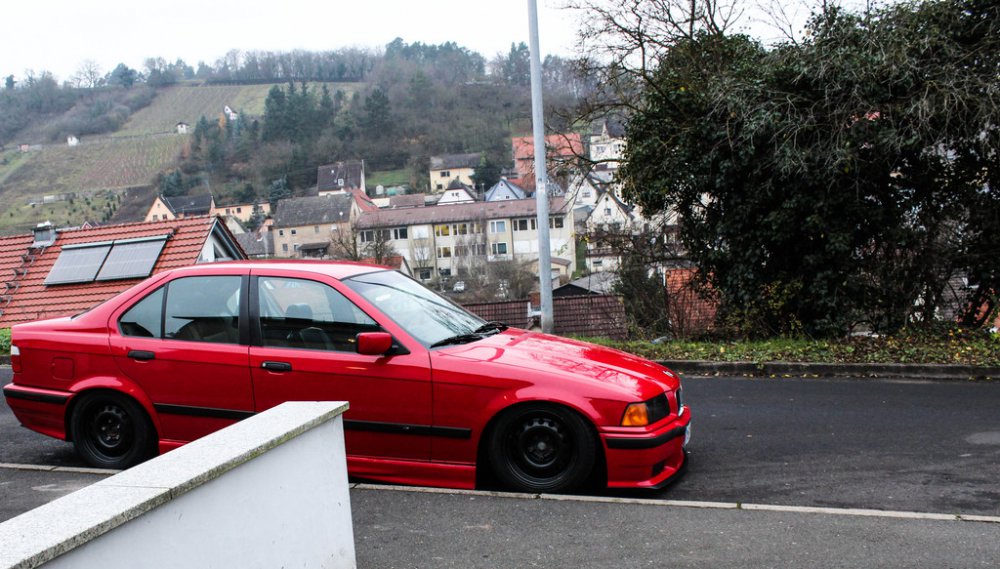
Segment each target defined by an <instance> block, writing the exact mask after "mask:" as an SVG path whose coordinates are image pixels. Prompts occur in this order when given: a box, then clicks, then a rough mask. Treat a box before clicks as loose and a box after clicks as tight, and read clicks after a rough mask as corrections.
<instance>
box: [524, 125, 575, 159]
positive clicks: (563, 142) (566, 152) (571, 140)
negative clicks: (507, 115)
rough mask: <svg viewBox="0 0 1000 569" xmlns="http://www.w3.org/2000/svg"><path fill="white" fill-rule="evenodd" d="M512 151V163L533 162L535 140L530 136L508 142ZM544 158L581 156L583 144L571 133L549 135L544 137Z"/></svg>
mask: <svg viewBox="0 0 1000 569" xmlns="http://www.w3.org/2000/svg"><path fill="white" fill-rule="evenodd" d="M510 143H511V147H512V148H513V150H514V161H515V162H516V161H518V160H530V161H532V162H534V160H535V139H534V137H531V136H519V137H515V138H512V139H511V140H510ZM545 149H546V151H547V154H546V157H547V158H549V159H552V158H563V159H572V158H574V157H576V156H583V142H582V141H581V140H580V135H579V134H577V133H575V132H571V133H569V134H550V135H548V136H546V137H545Z"/></svg>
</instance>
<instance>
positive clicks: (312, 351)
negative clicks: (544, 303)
mask: <svg viewBox="0 0 1000 569" xmlns="http://www.w3.org/2000/svg"><path fill="white" fill-rule="evenodd" d="M11 364H12V368H13V372H14V379H13V382H12V383H10V384H8V385H6V386H4V388H3V393H4V395H5V397H6V398H7V402H8V404H9V406H10V408H11V409H12V410H13V411H14V414H15V415H16V416H17V417H18V419H19V420H20V421H21V423H22V424H23V425H24V426H26V427H28V428H29V429H32V430H35V431H38V432H40V433H43V434H45V435H49V436H52V437H56V438H59V439H64V440H68V441H72V442H73V443H74V445H75V447H76V449H77V451H78V452H79V454H80V455H81V456H82V457H83V459H84V460H86V461H87V462H88V463H89V464H91V465H93V466H95V467H102V468H115V469H120V468H127V467H129V466H131V465H134V464H136V463H138V462H141V461H142V460H144V459H146V458H148V457H150V456H152V455H154V454H156V453H162V452H166V451H169V450H170V449H173V448H176V447H178V446H180V445H183V444H184V443H186V442H189V441H192V440H194V439H197V438H198V437H201V436H203V435H205V434H208V433H211V432H213V431H215V430H218V429H221V428H223V427H225V426H227V425H230V424H232V423H233V422H235V421H239V420H240V419H243V418H245V417H248V416H250V415H253V414H254V413H259V412H261V411H264V410H265V409H268V408H270V407H273V406H275V405H277V404H279V403H281V402H283V401H290V400H345V401H348V402H349V403H350V410H349V411H348V412H347V414H346V415H345V417H344V427H345V437H346V444H347V454H348V456H347V464H348V471H349V472H350V474H351V475H352V476H354V477H358V478H364V479H371V480H379V481H385V482H393V483H403V484H420V485H430V486H445V487H455V488H474V487H475V486H476V482H477V479H478V480H483V479H484V478H483V476H488V477H490V478H491V479H493V480H495V481H498V482H499V483H500V484H502V485H503V486H504V487H506V488H510V489H513V490H519V491H527V492H570V491H574V490H576V489H579V488H581V487H583V486H584V485H587V484H591V483H593V482H595V481H596V482H599V483H600V484H605V485H606V486H607V487H609V488H658V487H662V486H664V485H666V484H667V483H669V482H670V481H671V480H672V479H674V478H675V477H676V475H678V474H679V473H680V472H681V471H682V469H683V466H684V464H685V460H686V454H685V450H684V446H685V444H686V442H687V438H688V436H689V434H690V427H689V424H690V419H691V414H690V411H689V410H688V408H687V407H686V406H685V405H684V403H683V399H682V397H681V387H680V380H679V378H678V377H677V375H675V374H674V373H673V372H671V371H670V370H669V369H667V368H665V367H663V366H660V365H658V364H656V363H653V362H650V361H647V360H644V359H641V358H638V357H635V356H632V355H629V354H626V353H623V352H619V351H616V350H611V349H607V348H603V347H599V346H594V345H591V344H586V343H583V342H577V341H573V340H568V339H565V338H559V337H555V336H549V335H544V334H538V333H533V332H528V331H524V330H516V329H512V328H508V327H506V326H505V325H503V324H501V323H497V322H486V321H484V320H482V319H481V318H479V317H477V316H474V315H472V314H470V313H468V312H466V311H465V310H463V309H462V308H461V307H459V306H457V305H455V304H453V303H451V302H450V301H448V300H447V299H445V298H443V297H441V296H438V295H437V294H435V293H433V292H431V291H429V290H428V289H426V288H424V287H423V286H421V285H420V284H419V283H417V282H416V281H414V280H412V279H410V278H408V277H406V276H404V275H402V274H400V273H399V272H396V271H392V270H387V269H382V268H378V267H373V266H371V265H362V264H352V263H331V262H237V263H217V264H209V265H199V266H196V267H190V268H184V269H176V270H172V271H167V272H163V273H159V274H157V275H154V276H153V277H150V278H149V279H147V280H146V281H144V282H143V283H141V284H138V285H136V286H135V287H133V288H131V289H129V290H127V291H126V292H124V293H122V294H120V295H118V296H117V297H115V298H113V299H111V300H109V301H108V302H105V303H103V304H101V305H99V306H97V307H95V308H93V309H91V310H89V311H87V312H85V313H83V314H79V315H77V316H74V317H71V318H58V319H52V320H43V321H39V322H32V323H29V324H20V325H17V326H14V328H13V331H12V346H11ZM477 476H478V477H477Z"/></svg>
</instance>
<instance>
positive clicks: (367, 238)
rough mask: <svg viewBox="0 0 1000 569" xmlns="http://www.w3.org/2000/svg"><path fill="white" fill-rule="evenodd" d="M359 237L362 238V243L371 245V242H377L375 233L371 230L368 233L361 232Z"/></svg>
mask: <svg viewBox="0 0 1000 569" xmlns="http://www.w3.org/2000/svg"><path fill="white" fill-rule="evenodd" d="M359 236H360V238H361V242H362V243H369V242H371V241H374V240H375V232H374V231H372V230H371V229H369V230H367V231H362V232H361V233H360V234H359Z"/></svg>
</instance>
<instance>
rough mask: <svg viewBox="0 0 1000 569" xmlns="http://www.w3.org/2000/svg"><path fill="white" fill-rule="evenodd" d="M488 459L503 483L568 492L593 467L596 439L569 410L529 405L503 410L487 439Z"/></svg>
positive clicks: (524, 488)
mask: <svg viewBox="0 0 1000 569" xmlns="http://www.w3.org/2000/svg"><path fill="white" fill-rule="evenodd" d="M489 445H490V446H489V459H490V464H491V466H492V467H493V471H494V473H495V474H496V476H497V478H499V480H500V482H501V483H502V484H503V485H504V486H506V487H508V488H511V489H513V490H518V491H522V492H569V491H573V490H576V489H578V488H580V487H581V486H582V485H583V484H584V483H585V482H586V481H587V480H588V479H589V478H590V475H591V472H592V471H593V469H594V463H595V457H596V455H597V450H596V449H597V438H596V436H595V435H594V433H593V432H592V431H591V429H590V428H589V427H588V425H587V423H586V422H585V421H584V419H583V418H581V417H580V416H579V415H577V414H576V413H574V412H573V411H570V410H569V409H566V408H563V407H558V406H555V405H545V404H534V403H533V404H528V405H522V406H519V407H515V408H514V409H512V410H510V411H507V412H506V413H504V414H503V415H502V416H501V417H500V418H499V419H498V420H497V423H496V425H494V428H493V430H492V431H491V436H490V439H489Z"/></svg>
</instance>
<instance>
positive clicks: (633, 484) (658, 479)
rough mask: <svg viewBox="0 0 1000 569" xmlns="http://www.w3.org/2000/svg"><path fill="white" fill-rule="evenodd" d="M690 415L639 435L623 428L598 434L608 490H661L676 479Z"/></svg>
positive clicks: (683, 457) (683, 462) (681, 465)
mask: <svg viewBox="0 0 1000 569" xmlns="http://www.w3.org/2000/svg"><path fill="white" fill-rule="evenodd" d="M690 425H691V413H690V411H688V410H687V409H685V410H684V413H683V414H682V415H681V416H680V417H677V418H675V419H674V420H673V421H668V422H667V423H666V424H664V425H661V426H659V427H657V428H656V429H655V430H651V431H647V432H643V433H640V434H630V433H627V432H625V431H624V430H623V429H615V430H614V431H610V430H609V432H605V433H602V434H601V438H602V439H603V441H604V452H605V455H606V456H607V464H608V488H648V489H657V488H662V487H664V486H666V485H668V484H670V483H671V482H673V481H674V480H676V479H677V477H679V476H680V475H681V474H682V473H683V471H684V468H685V466H686V465H687V453H686V451H685V450H684V442H685V437H686V435H687V433H688V432H689V431H688V429H689V428H690Z"/></svg>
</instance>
